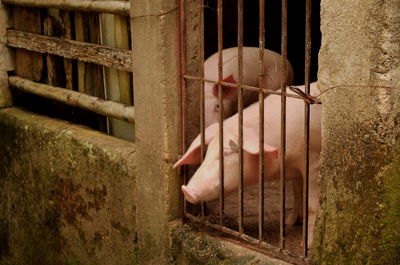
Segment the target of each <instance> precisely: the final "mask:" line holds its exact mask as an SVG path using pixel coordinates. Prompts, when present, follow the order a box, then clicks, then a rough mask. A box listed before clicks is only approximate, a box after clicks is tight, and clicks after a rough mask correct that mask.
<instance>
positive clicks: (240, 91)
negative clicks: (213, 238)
mask: <svg viewBox="0 0 400 265" xmlns="http://www.w3.org/2000/svg"><path fill="white" fill-rule="evenodd" d="M238 69H239V71H238V72H239V87H238V119H239V127H238V130H239V131H238V134H239V178H240V180H239V233H240V234H243V233H244V229H243V191H244V185H243V184H244V180H243V179H244V177H243V88H242V87H241V85H242V84H243V0H238Z"/></svg>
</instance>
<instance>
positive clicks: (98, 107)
mask: <svg viewBox="0 0 400 265" xmlns="http://www.w3.org/2000/svg"><path fill="white" fill-rule="evenodd" d="M8 82H9V84H10V86H11V87H14V88H16V89H18V90H21V91H23V92H26V93H30V94H34V95H37V96H41V97H44V98H48V99H52V100H56V101H58V102H62V103H65V104H68V105H70V106H74V107H79V108H83V109H86V110H90V111H93V112H96V113H98V114H101V115H104V116H107V117H111V118H114V119H118V120H123V121H126V122H130V123H134V122H135V108H134V107H133V106H130V105H125V104H122V103H119V102H114V101H109V100H104V99H101V98H98V97H93V96H89V95H86V94H84V93H80V92H77V91H72V90H69V89H65V88H61V87H54V86H49V85H45V84H40V83H37V82H33V81H31V80H28V79H24V78H21V77H18V76H10V77H9V78H8Z"/></svg>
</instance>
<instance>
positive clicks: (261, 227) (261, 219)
mask: <svg viewBox="0 0 400 265" xmlns="http://www.w3.org/2000/svg"><path fill="white" fill-rule="evenodd" d="M259 3H260V5H259V6H260V16H259V17H260V24H259V48H260V61H259V79H258V81H259V93H258V101H259V106H260V108H259V110H260V112H259V115H260V116H259V150H260V152H259V179H260V186H259V212H258V214H259V220H258V240H259V241H260V242H261V241H262V240H263V230H264V167H265V165H264V92H263V88H264V75H265V73H264V47H265V0H260V2H259Z"/></svg>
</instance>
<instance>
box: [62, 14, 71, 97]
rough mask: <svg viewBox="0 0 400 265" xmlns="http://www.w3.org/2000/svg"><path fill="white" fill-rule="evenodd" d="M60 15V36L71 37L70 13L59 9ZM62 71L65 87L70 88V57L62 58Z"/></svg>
mask: <svg viewBox="0 0 400 265" xmlns="http://www.w3.org/2000/svg"><path fill="white" fill-rule="evenodd" d="M59 14H60V17H61V20H62V28H63V31H62V37H63V38H64V39H68V40H70V39H72V30H71V29H72V28H71V27H72V25H71V14H70V12H68V11H63V10H60V13H59ZM64 73H65V88H66V89H72V87H73V75H72V61H71V59H67V58H64Z"/></svg>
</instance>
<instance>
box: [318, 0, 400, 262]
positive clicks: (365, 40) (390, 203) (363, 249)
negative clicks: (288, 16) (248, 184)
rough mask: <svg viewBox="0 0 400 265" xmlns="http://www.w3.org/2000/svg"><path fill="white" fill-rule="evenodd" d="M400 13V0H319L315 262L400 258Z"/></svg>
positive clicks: (397, 259)
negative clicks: (319, 106)
mask: <svg viewBox="0 0 400 265" xmlns="http://www.w3.org/2000/svg"><path fill="white" fill-rule="evenodd" d="M399 14H400V1H390V0H387V1H386V0H381V1H372V0H351V1H350V0H345V1H333V0H322V2H321V22H322V23H321V31H322V36H323V38H322V47H321V51H320V57H319V77H318V80H319V88H320V89H321V91H323V92H325V94H324V95H323V117H322V126H323V128H322V139H323V141H322V156H321V179H320V185H321V208H320V212H319V218H318V221H317V226H316V232H315V238H314V251H313V259H314V261H315V263H317V264H346V265H347V264H399V263H400V232H399V231H400V230H399V227H400V212H399V209H400V185H399V184H400V174H399V164H400V161H399V156H400V126H399V122H400V90H399V88H400V16H399ZM336 85H343V86H342V87H340V88H336V89H329V88H330V87H332V86H336ZM346 85H372V86H373V85H385V86H392V87H397V88H392V89H382V88H377V87H365V86H358V87H357V86H356V87H348V86H347V87H346Z"/></svg>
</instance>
